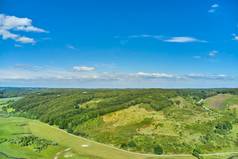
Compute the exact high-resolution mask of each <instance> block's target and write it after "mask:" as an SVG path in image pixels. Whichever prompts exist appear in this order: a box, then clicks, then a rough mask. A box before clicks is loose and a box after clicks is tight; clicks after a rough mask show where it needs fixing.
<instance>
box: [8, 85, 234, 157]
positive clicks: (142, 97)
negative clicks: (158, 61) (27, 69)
mask: <svg viewBox="0 0 238 159" xmlns="http://www.w3.org/2000/svg"><path fill="white" fill-rule="evenodd" d="M237 92H238V91H237V89H205V90H203V89H198V90H193V89H186V90H164V89H135V90H133V89H125V90H110V89H109V90H102V89H95V90H94V89H91V90H90V89H89V90H80V89H50V90H47V91H42V92H36V93H31V94H29V95H27V96H25V97H24V98H22V99H20V100H18V101H17V102H15V103H14V104H13V105H12V107H13V108H14V109H15V110H16V112H15V113H14V114H15V115H18V116H24V117H27V118H32V119H39V120H41V121H43V122H46V123H48V124H50V125H57V126H59V128H61V129H65V130H67V131H68V132H69V133H72V134H75V135H78V136H83V137H86V138H89V139H92V140H95V141H98V142H101V143H105V144H109V145H113V146H115V147H118V148H121V149H124V150H128V151H134V152H140V153H151V154H192V153H193V154H194V155H195V156H198V154H200V153H216V152H228V151H238V143H237V139H238V138H237V133H238V124H237V122H238V120H237V113H236V111H235V110H236V107H234V106H233V107H234V109H219V110H215V111H213V109H210V107H207V104H206V103H207V101H208V100H210V99H212V98H217V95H218V94H228V93H229V94H231V95H232V94H233V95H232V96H234V99H232V101H234V102H236V100H237V99H236V95H235V94H237ZM218 96H220V95H218ZM204 99H205V101H204ZM206 99H207V100H206Z"/></svg>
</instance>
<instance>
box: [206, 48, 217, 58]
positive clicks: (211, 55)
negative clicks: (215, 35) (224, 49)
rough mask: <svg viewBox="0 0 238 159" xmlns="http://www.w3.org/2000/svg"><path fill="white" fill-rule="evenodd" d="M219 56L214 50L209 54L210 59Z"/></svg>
mask: <svg viewBox="0 0 238 159" xmlns="http://www.w3.org/2000/svg"><path fill="white" fill-rule="evenodd" d="M217 54H218V51H217V50H212V51H210V52H209V53H208V56H209V57H216V56H217Z"/></svg>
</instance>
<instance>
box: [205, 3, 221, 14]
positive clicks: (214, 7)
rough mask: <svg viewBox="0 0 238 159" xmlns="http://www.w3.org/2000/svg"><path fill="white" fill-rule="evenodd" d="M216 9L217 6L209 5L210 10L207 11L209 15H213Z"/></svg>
mask: <svg viewBox="0 0 238 159" xmlns="http://www.w3.org/2000/svg"><path fill="white" fill-rule="evenodd" d="M217 8H219V5H218V4H213V5H211V7H210V9H209V10H208V12H209V13H214V12H216V10H217Z"/></svg>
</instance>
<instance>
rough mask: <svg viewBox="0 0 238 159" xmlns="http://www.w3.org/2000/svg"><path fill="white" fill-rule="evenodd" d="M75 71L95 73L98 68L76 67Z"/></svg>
mask: <svg viewBox="0 0 238 159" xmlns="http://www.w3.org/2000/svg"><path fill="white" fill-rule="evenodd" d="M73 70H75V71H94V70H96V67H92V66H74V67H73Z"/></svg>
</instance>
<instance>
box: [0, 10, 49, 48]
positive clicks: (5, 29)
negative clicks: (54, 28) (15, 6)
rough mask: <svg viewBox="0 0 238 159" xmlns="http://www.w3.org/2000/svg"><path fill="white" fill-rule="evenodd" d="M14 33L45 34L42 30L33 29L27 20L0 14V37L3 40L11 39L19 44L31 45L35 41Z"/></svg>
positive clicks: (29, 20) (30, 21) (30, 22)
mask: <svg viewBox="0 0 238 159" xmlns="http://www.w3.org/2000/svg"><path fill="white" fill-rule="evenodd" d="M14 31H22V32H38V33H45V32H47V31H46V30H44V29H41V28H38V27H35V26H33V25H32V20H31V19H29V18H19V17H16V16H8V15H5V14H0V36H2V39H3V40H6V39H12V40H14V41H17V42H20V43H32V44H34V43H35V42H36V41H35V40H34V39H33V38H30V37H26V36H22V35H20V34H18V33H14Z"/></svg>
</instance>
